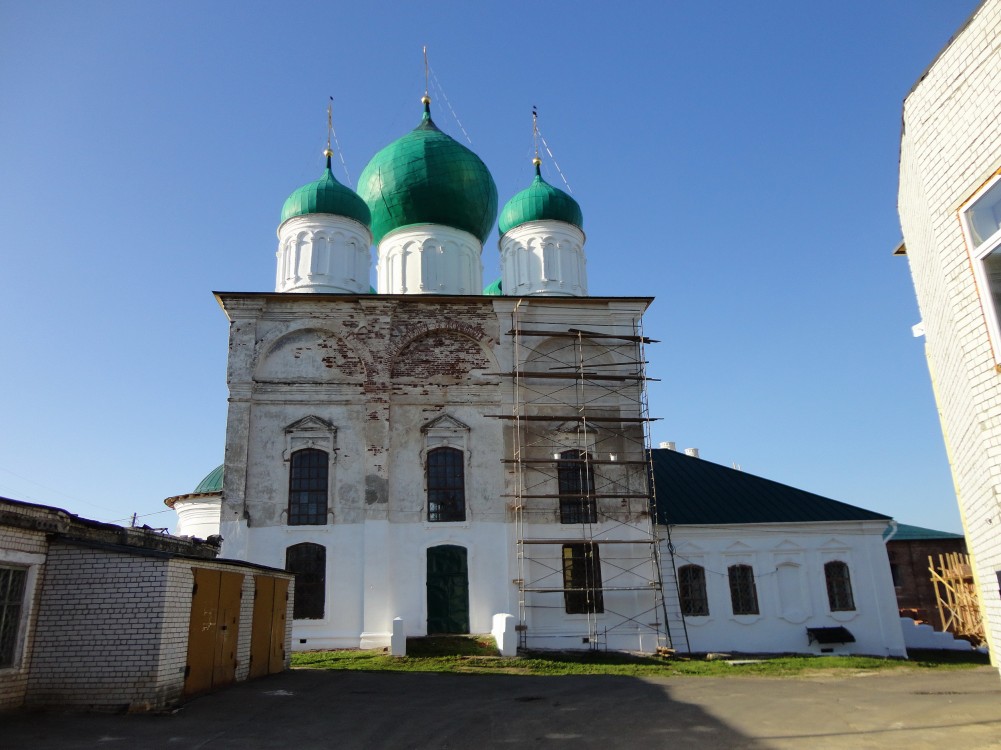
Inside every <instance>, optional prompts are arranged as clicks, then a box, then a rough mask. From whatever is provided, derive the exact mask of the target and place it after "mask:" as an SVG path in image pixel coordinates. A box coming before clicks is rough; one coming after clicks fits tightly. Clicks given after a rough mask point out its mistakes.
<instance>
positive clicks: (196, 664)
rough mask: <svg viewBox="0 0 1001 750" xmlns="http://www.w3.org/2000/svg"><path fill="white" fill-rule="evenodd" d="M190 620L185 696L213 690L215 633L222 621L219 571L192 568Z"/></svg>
mask: <svg viewBox="0 0 1001 750" xmlns="http://www.w3.org/2000/svg"><path fill="white" fill-rule="evenodd" d="M191 573H192V574H193V575H194V584H193V586H192V593H191V618H190V619H189V621H188V664H187V669H185V674H184V694H185V695H194V694H195V693H201V692H204V691H206V690H210V689H211V688H212V672H213V664H214V661H215V645H216V632H217V630H218V621H219V572H218V571H215V570H204V569H202V568H192V569H191Z"/></svg>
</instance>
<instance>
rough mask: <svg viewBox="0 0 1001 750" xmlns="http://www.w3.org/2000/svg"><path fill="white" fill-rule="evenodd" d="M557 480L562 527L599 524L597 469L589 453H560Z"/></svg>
mask: <svg viewBox="0 0 1001 750" xmlns="http://www.w3.org/2000/svg"><path fill="white" fill-rule="evenodd" d="M556 476H557V479H558V481H559V490H560V492H559V494H560V523H597V522H598V508H597V506H596V504H595V502H594V468H592V466H591V463H590V457H589V456H588V454H587V452H586V451H576V450H570V451H563V452H562V453H560V460H559V461H558V462H557V463H556ZM568 495H570V496H571V497H567V496H568Z"/></svg>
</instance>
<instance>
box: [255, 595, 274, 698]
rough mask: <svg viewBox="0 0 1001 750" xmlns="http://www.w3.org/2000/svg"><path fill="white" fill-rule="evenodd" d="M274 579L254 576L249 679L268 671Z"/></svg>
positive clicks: (261, 675)
mask: <svg viewBox="0 0 1001 750" xmlns="http://www.w3.org/2000/svg"><path fill="white" fill-rule="evenodd" d="M274 599H275V579H274V578H272V577H270V576H254V621H253V625H252V626H251V628H250V678H251V679H253V678H255V677H263V676H264V675H266V674H268V672H269V671H270V661H271V639H272V637H273V635H272V630H273V628H272V619H273V617H272V615H273V613H274V606H275V602H274Z"/></svg>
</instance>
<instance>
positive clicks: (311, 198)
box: [282, 153, 372, 227]
mask: <svg viewBox="0 0 1001 750" xmlns="http://www.w3.org/2000/svg"><path fill="white" fill-rule="evenodd" d="M306 214H334V215H335V216H344V217H346V218H348V219H354V220H355V221H357V222H358V223H359V224H364V225H365V226H366V227H370V226H371V225H372V213H371V212H370V211H369V210H368V205H366V203H365V201H363V200H362V199H361V198H359V197H358V194H357V193H355V191H353V190H352V189H351V188H349V187H345V186H344V185H342V184H341V183H339V182H338V181H337V179H336V178H335V177H334V173H333V172H331V171H330V156H329V153H328V156H327V168H326V169H325V170H324V172H323V176H322V177H321V178H320V179H318V180H317V181H316V182H311V183H309V184H308V185H303V186H302V187H301V188H299V189H298V190H296V191H295V192H294V193H292V195H290V196H289V197H288V200H286V201H285V205H284V206H282V223H283V224H284V223H285V222H286V221H288V220H289V219H291V218H292V217H293V216H304V215H306Z"/></svg>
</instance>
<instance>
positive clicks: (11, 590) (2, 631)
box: [0, 567, 28, 667]
mask: <svg viewBox="0 0 1001 750" xmlns="http://www.w3.org/2000/svg"><path fill="white" fill-rule="evenodd" d="M27 573H28V571H27V570H25V569H24V568H6V567H0V667H11V666H14V662H15V661H16V658H17V636H18V633H19V632H20V629H21V611H22V608H23V606H24V583H25V580H26V579H27Z"/></svg>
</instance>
